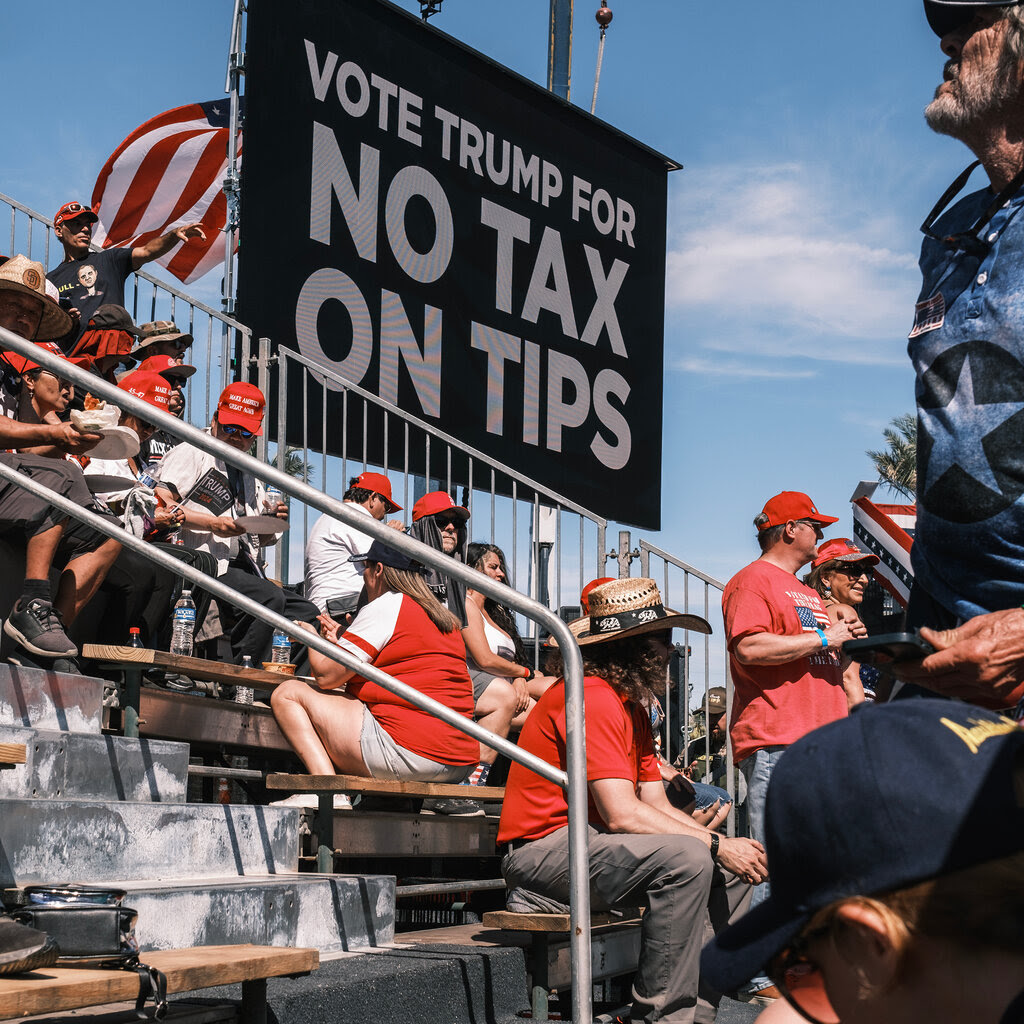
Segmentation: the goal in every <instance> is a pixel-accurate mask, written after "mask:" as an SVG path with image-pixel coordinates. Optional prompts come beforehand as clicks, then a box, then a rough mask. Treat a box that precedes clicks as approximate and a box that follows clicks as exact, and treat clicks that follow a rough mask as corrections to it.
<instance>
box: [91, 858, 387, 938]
mask: <svg viewBox="0 0 1024 1024" xmlns="http://www.w3.org/2000/svg"><path fill="white" fill-rule="evenodd" d="M104 884H105V885H114V886H117V887H118V888H121V889H126V890H127V891H128V895H127V896H126V897H125V901H124V902H125V904H126V905H127V906H130V907H134V908H135V909H136V910H137V911H138V912H139V919H138V923H137V925H136V930H135V934H136V936H137V937H138V940H139V945H140V947H141V948H142V949H144V950H145V949H173V948H175V947H188V946H205V945H214V946H216V945H231V944H234V943H238V942H253V943H256V945H267V946H315V947H317V949H319V950H320V951H321V952H323V953H330V952H342V951H345V952H348V951H351V950H354V949H362V948H365V947H368V946H380V945H383V944H385V943H390V942H391V941H393V939H394V937H395V878H394V876H393V875H315V874H301V875H300V874H293V875H289V874H283V875H281V874H279V875H267V876H263V877H245V878H223V879H209V878H193V879H188V880H187V881H186V880H181V879H178V880H175V881H157V882H154V881H127V882H125V881H118V880H113V881H106V882H104Z"/></svg>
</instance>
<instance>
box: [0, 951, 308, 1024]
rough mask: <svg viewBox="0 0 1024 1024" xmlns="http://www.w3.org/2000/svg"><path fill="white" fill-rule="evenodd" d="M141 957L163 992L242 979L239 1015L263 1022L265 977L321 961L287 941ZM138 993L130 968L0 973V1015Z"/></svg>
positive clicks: (296, 971) (304, 969)
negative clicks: (157, 974)
mask: <svg viewBox="0 0 1024 1024" xmlns="http://www.w3.org/2000/svg"><path fill="white" fill-rule="evenodd" d="M142 961H143V963H146V964H148V965H149V966H151V967H156V968H157V969H158V970H160V971H162V972H163V973H164V975H166V977H167V994H168V995H171V994H172V993H175V992H191V991H194V990H196V989H204V988H213V987H215V986H220V985H234V984H237V983H239V982H241V984H242V1007H241V1020H243V1021H245V1022H246V1024H265V1021H266V1017H267V1012H266V1011H267V982H266V979H267V978H280V977H295V976H297V975H301V974H308V973H309V972H310V971H314V970H316V968H317V967H318V966H319V965H320V954H319V952H318V951H317V950H315V949H300V948H291V947H287V946H251V945H238V946H195V947H192V948H190V949H163V950H153V951H151V952H148V953H143V954H142ZM138 994H139V977H138V975H137V974H136V973H135V972H134V971H107V970H78V969H75V968H71V967H48V968H44V969H42V970H38V971H32V972H31V973H30V974H24V975H21V976H18V977H5V978H0V1018H2V1019H7V1018H11V1017H27V1016H30V1015H33V1014H40V1013H56V1012H62V1011H68V1010H76V1009H80V1008H83V1007H89V1006H103V1005H105V1004H107V1003H121V1002H126V1001H134V1000H135V998H136V997H137V996H138Z"/></svg>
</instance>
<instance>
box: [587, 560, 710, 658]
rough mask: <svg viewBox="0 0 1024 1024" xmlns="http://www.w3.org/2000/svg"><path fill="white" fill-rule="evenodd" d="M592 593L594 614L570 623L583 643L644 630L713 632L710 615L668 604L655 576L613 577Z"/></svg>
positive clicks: (615, 637)
mask: <svg viewBox="0 0 1024 1024" xmlns="http://www.w3.org/2000/svg"><path fill="white" fill-rule="evenodd" d="M589 597H590V615H589V616H584V617H583V618H581V619H576V620H575V621H574V622H570V623H569V629H570V630H571V631H572V633H573V635H574V636H575V637H576V642H577V643H578V644H579V645H580V646H581V647H586V646H587V645H588V644H601V643H607V642H608V641H609V640H620V639H623V638H624V637H628V636H641V635H642V634H644V633H661V632H664V631H665V630H666V629H676V628H678V629H689V630H692V631H693V632H694V633H710V632H711V624H710V623H709V622H708V621H707V619H703V618H701V617H700V616H699V615H691V614H689V613H687V612H675V611H672V609H671V608H666V607H665V606H664V605H663V604H662V603H661V593H660V592H659V590H658V584H657V583H655V582H654V580H650V579H644V578H642V577H641V578H634V577H627V578H626V579H621V580H612V581H611V583H603V584H601V586H599V587H595V588H594V589H593V590H592V591H591V592H590V595H589Z"/></svg>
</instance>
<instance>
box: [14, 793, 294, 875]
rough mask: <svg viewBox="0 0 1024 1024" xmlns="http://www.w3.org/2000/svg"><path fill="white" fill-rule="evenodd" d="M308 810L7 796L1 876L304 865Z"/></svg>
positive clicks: (211, 871)
mask: <svg viewBox="0 0 1024 1024" xmlns="http://www.w3.org/2000/svg"><path fill="white" fill-rule="evenodd" d="M298 832H299V812H298V811H297V810H294V809H293V808H289V807H259V806H248V805H245V804H164V803H127V802H113V801H84V800H83V801H75V800H10V799H2V800H0V885H31V884H35V883H55V882H81V881H88V882H96V883H100V882H104V881H105V880H107V879H117V878H156V879H167V880H169V879H176V878H196V877H199V878H224V877H226V876H239V875H273V874H277V873H279V872H289V873H291V872H295V871H297V870H298Z"/></svg>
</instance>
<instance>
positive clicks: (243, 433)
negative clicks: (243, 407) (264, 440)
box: [220, 423, 256, 441]
mask: <svg viewBox="0 0 1024 1024" xmlns="http://www.w3.org/2000/svg"><path fill="white" fill-rule="evenodd" d="M220 426H221V429H222V430H223V431H224V433H225V434H227V435H228V437H241V438H244V439H245V440H246V441H248V440H249V438H250V437H255V436H256V432H255V431H253V430H246V429H245V428H244V427H236V426H235V425H234V424H233V423H232V424H228V423H222V424H221V425H220Z"/></svg>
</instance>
